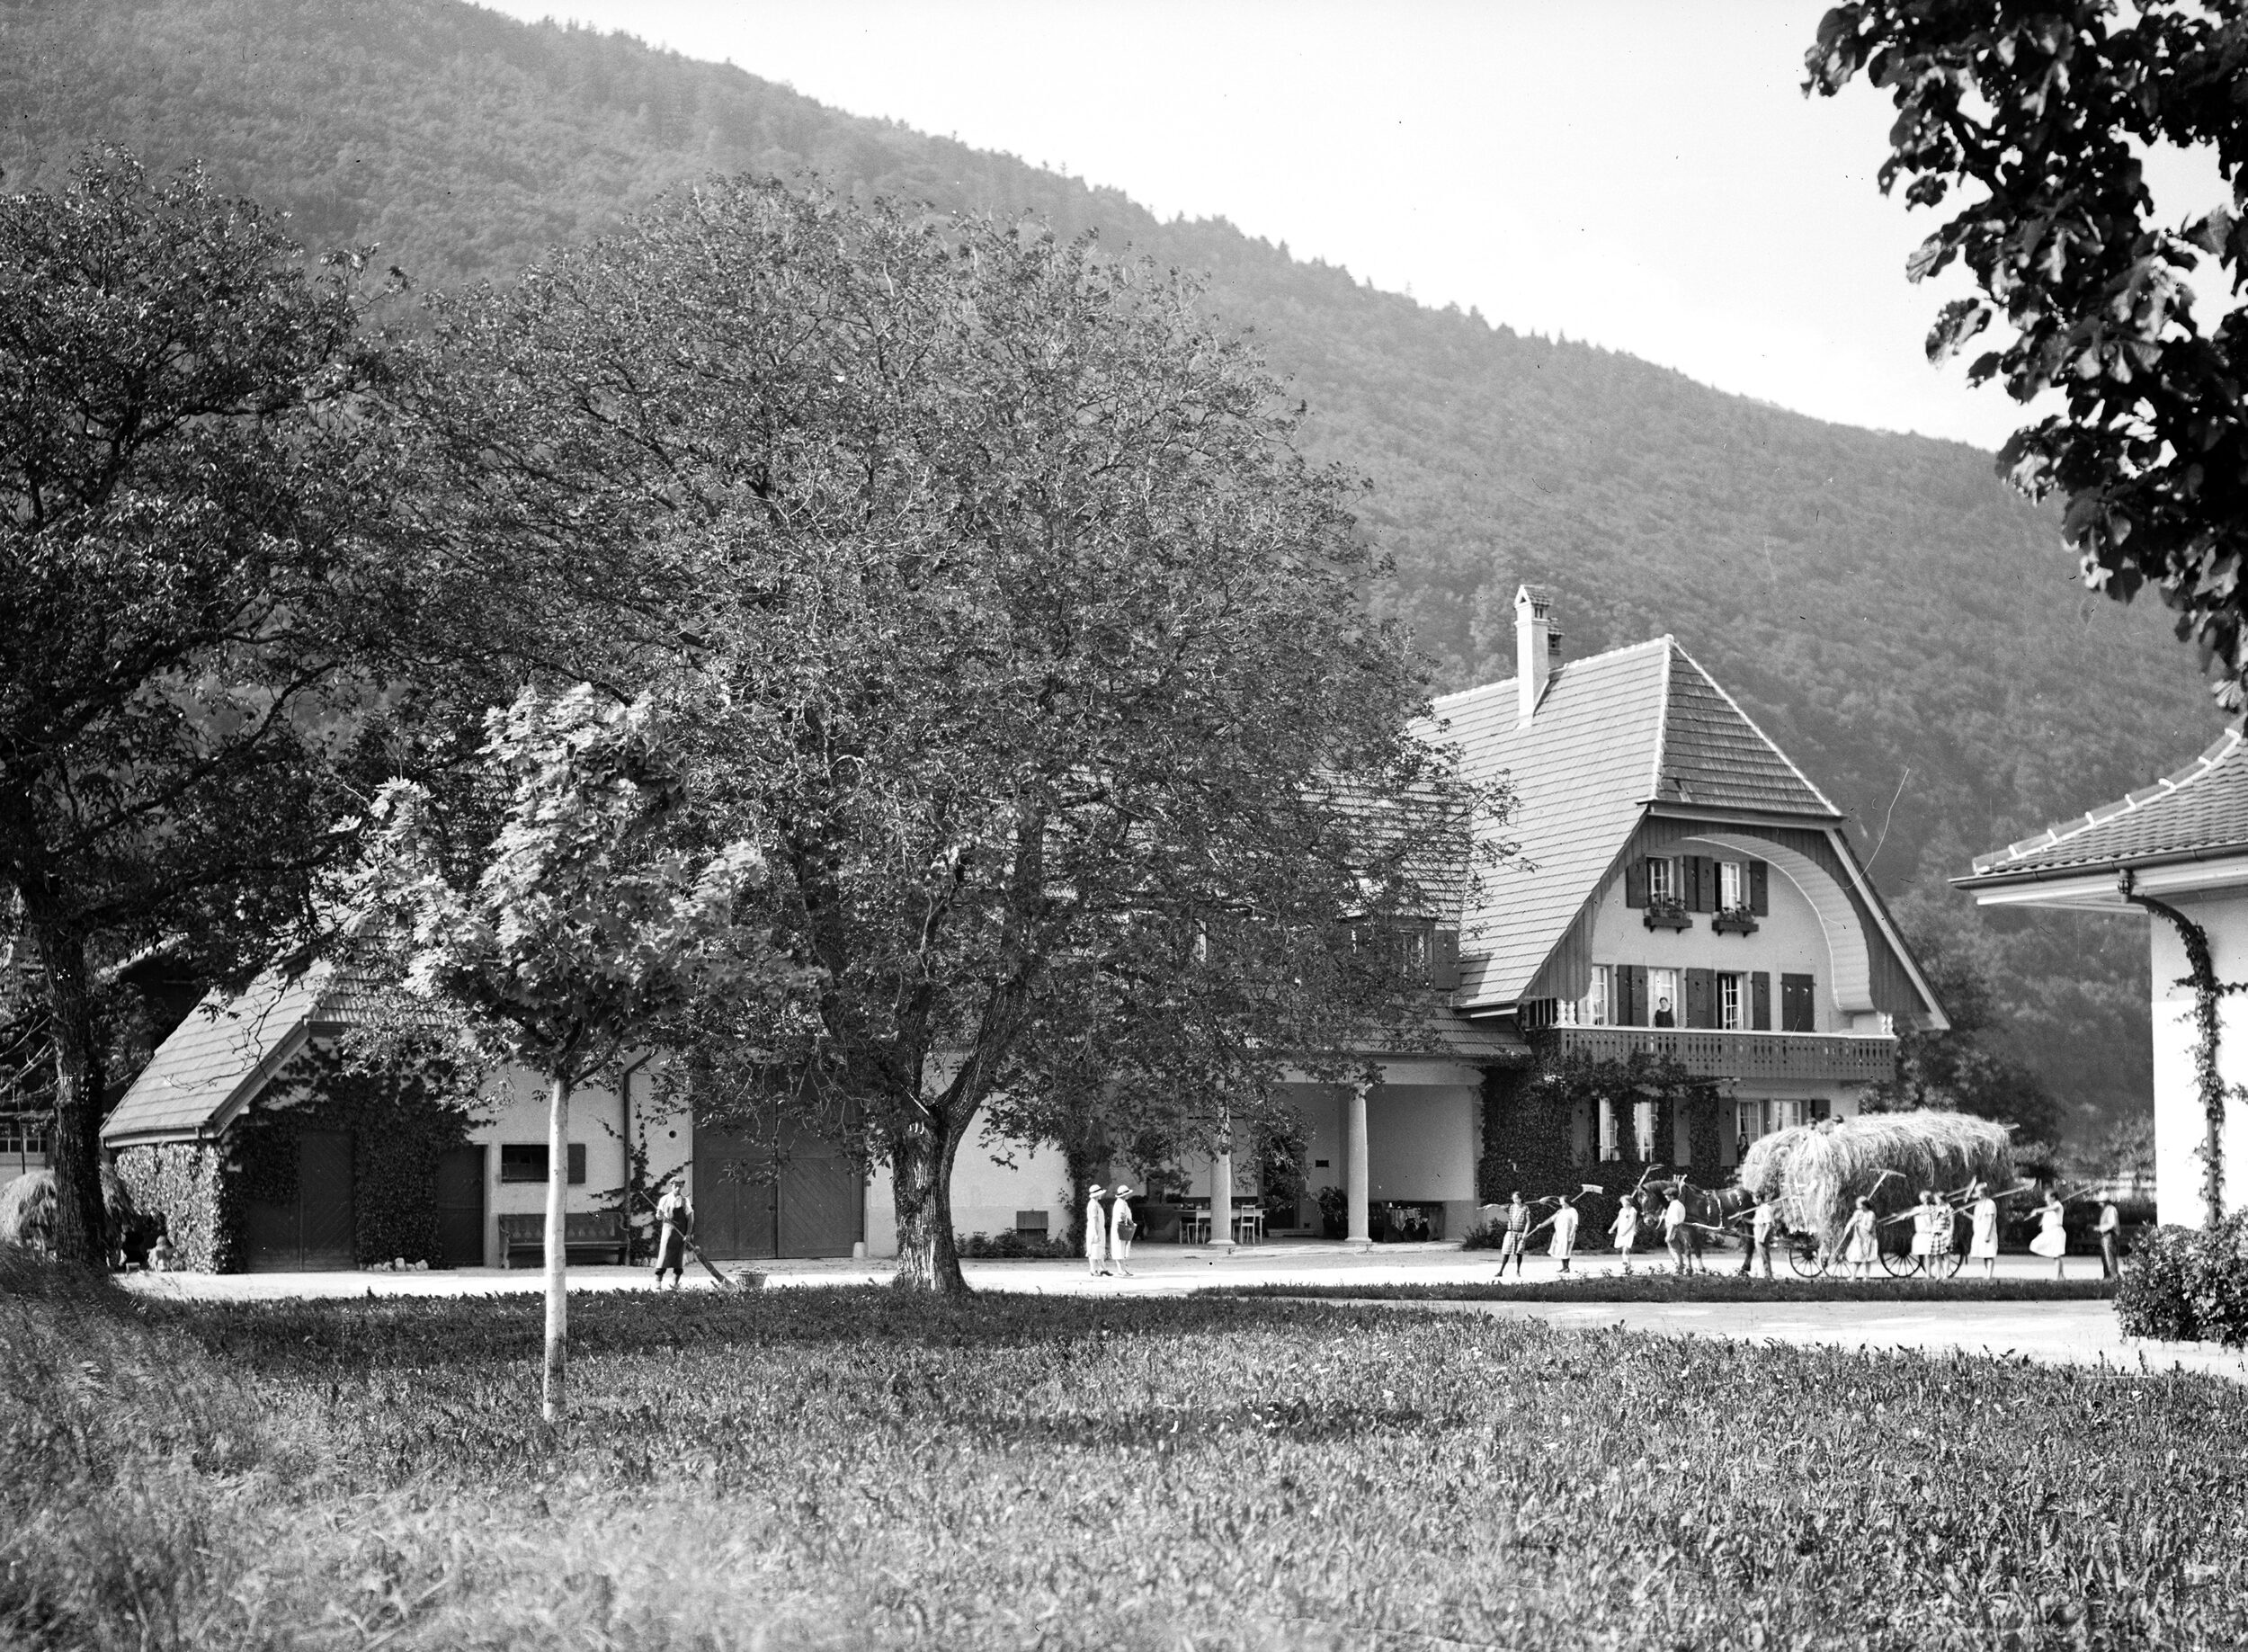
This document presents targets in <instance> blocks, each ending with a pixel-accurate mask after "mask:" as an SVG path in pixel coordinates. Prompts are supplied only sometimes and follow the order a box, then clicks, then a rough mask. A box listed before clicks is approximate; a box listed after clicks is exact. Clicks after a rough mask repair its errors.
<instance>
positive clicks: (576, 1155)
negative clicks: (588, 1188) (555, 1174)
mask: <svg viewBox="0 0 2248 1652" xmlns="http://www.w3.org/2000/svg"><path fill="white" fill-rule="evenodd" d="M584 1184H585V1144H584V1142H582V1141H574V1142H572V1143H570V1185H571V1186H572V1187H583V1186H584Z"/></svg>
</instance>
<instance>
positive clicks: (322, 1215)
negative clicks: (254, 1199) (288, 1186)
mask: <svg viewBox="0 0 2248 1652" xmlns="http://www.w3.org/2000/svg"><path fill="white" fill-rule="evenodd" d="M296 1147H297V1194H296V1197H295V1198H294V1199H292V1200H289V1201H284V1202H281V1203H279V1204H253V1205H251V1206H250V1207H249V1209H248V1210H247V1211H246V1212H245V1217H246V1220H245V1228H246V1232H245V1238H246V1239H247V1241H248V1244H247V1250H248V1255H246V1256H245V1257H244V1259H243V1260H244V1263H245V1265H246V1266H247V1267H248V1268H249V1270H250V1271H251V1272H254V1273H278V1272H290V1273H293V1272H310V1271H314V1270H321V1269H335V1268H349V1267H352V1266H355V1265H357V1263H358V1257H357V1255H355V1250H356V1246H355V1243H354V1232H355V1229H354V1221H353V1205H352V1192H353V1189H352V1133H351V1132H350V1131H349V1130H302V1131H299V1133H298V1136H297V1142H296Z"/></svg>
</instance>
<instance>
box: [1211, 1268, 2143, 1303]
mask: <svg viewBox="0 0 2248 1652" xmlns="http://www.w3.org/2000/svg"><path fill="white" fill-rule="evenodd" d="M1203 1289H1204V1290H1206V1291H1209V1292H1212V1293H1219V1294H1224V1295H1227V1296H1242V1297H1298V1298H1310V1299H1320V1300H1325V1301H1359V1302H1883V1303H1894V1302H2099V1301H2105V1300H2108V1299H2111V1298H2112V1297H2113V1296H2114V1295H2115V1281H2112V1280H2100V1279H1994V1280H1988V1281H1985V1280H1979V1279H1976V1280H1967V1279H1953V1280H1933V1279H1890V1278H1888V1277H1887V1275H1886V1274H1877V1275H1876V1276H1875V1277H1873V1278H1872V1279H1869V1280H1865V1281H1857V1280H1849V1279H1796V1278H1793V1277H1782V1278H1779V1279H1743V1278H1742V1277H1740V1276H1739V1275H1738V1274H1735V1273H1657V1272H1652V1271H1650V1272H1641V1273H1588V1274H1583V1275H1579V1276H1577V1277H1574V1278H1570V1279H1540V1280H1530V1281H1521V1280H1514V1281H1509V1282H1507V1283H1505V1284H1499V1283H1497V1282H1495V1281H1491V1280H1441V1281H1432V1282H1431V1283H1429V1284H1425V1285H1413V1284H1371V1283H1369V1284H1362V1285H1361V1284H1353V1283H1351V1282H1349V1281H1343V1282H1341V1283H1337V1284H1332V1285H1209V1286H1205V1287H1203Z"/></svg>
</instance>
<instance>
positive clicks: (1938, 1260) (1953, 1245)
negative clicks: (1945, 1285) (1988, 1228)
mask: <svg viewBox="0 0 2248 1652" xmlns="http://www.w3.org/2000/svg"><path fill="white" fill-rule="evenodd" d="M1971 1231H1972V1229H1970V1228H1968V1225H1967V1219H1966V1218H1965V1217H1963V1216H1960V1215H1958V1214H1956V1213H1955V1214H1954V1215H1953V1217H1952V1219H1951V1231H1950V1232H1949V1234H1948V1235H1946V1236H1945V1237H1947V1238H1949V1240H1950V1241H1951V1242H1950V1243H1949V1245H1947V1246H1944V1247H1943V1248H1942V1249H1941V1250H1940V1251H1938V1252H1937V1253H1936V1254H1935V1255H1932V1256H1931V1257H1930V1258H1929V1259H1928V1276H1929V1278H1931V1279H1949V1278H1950V1277H1951V1276H1952V1275H1953V1274H1954V1273H1957V1272H1958V1271H1959V1264H1961V1263H1962V1262H1964V1261H1966V1260H1967V1247H1966V1246H1965V1245H1963V1244H1962V1243H1961V1242H1960V1241H1961V1240H1962V1238H1963V1237H1966V1236H1967V1233H1969V1232H1971Z"/></svg>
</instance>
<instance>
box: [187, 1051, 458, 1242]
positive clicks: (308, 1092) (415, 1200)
mask: <svg viewBox="0 0 2248 1652" xmlns="http://www.w3.org/2000/svg"><path fill="white" fill-rule="evenodd" d="M476 1078H477V1075H476V1073H475V1072H474V1071H473V1070H472V1069H470V1068H468V1067H465V1066H464V1065H463V1064H462V1063H461V1062H460V1061H459V1060H458V1059H457V1058H453V1057H452V1056H450V1054H448V1053H446V1052H444V1051H443V1050H442V1049H438V1048H436V1047H434V1046H423V1045H413V1046H408V1047H405V1048H400V1047H398V1046H397V1045H396V1044H392V1045H389V1046H386V1047H385V1048H384V1049H381V1050H379V1051H373V1050H361V1049H356V1048H354V1047H352V1045H350V1044H348V1043H345V1044H340V1045H339V1044H331V1043H326V1042H317V1043H315V1044H313V1045H311V1046H309V1047H308V1048H307V1049H306V1050H305V1051H304V1053H302V1054H301V1055H299V1057H298V1058H296V1059H295V1060H294V1061H292V1062H290V1064H289V1066H288V1067H285V1068H283V1069H282V1071H281V1076H279V1077H278V1078H277V1079H276V1080H275V1081H274V1082H273V1083H272V1085H269V1086H268V1087H267V1088H266V1090H265V1092H264V1094H262V1095H260V1096H259V1097H258V1098H257V1100H256V1101H255V1102H254V1103H252V1104H251V1105H250V1106H249V1107H248V1108H247V1109H245V1112H244V1113H243V1115H242V1117H241V1118H240V1119H239V1120H237V1121H236V1123H235V1126H234V1128H233V1129H232V1130H229V1131H228V1132H227V1145H228V1146H229V1147H231V1148H232V1157H233V1161H234V1165H235V1172H236V1196H235V1199H234V1201H233V1208H234V1213H235V1217H236V1239H235V1243H236V1247H237V1250H238V1249H239V1247H240V1246H241V1237H240V1219H241V1213H242V1212H243V1211H245V1210H246V1209H247V1208H248V1206H249V1205H251V1204H253V1203H257V1204H280V1205H285V1204H288V1203H289V1202H290V1201H292V1200H294V1199H295V1198H296V1197H297V1136H298V1133H299V1131H302V1130H349V1131H350V1132H351V1133H352V1226H353V1234H352V1248H353V1251H354V1254H355V1255H356V1257H357V1260H358V1261H359V1262H360V1263H361V1264H362V1265H364V1264H369V1263H374V1262H388V1261H392V1260H394V1259H397V1258H399V1257H403V1258H404V1259H405V1260H406V1261H407V1262H409V1263H412V1262H429V1263H434V1262H436V1261H438V1260H439V1258H440V1255H441V1250H442V1247H441V1246H440V1243H439V1237H438V1226H437V1161H438V1158H439V1157H440V1156H442V1154H443V1153H444V1151H445V1149H446V1148H448V1147H459V1146H460V1145H461V1144H462V1143H463V1142H465V1141H467V1140H468V1132H469V1131H470V1130H472V1129H474V1128H475V1127H476V1125H477V1121H478V1105H477V1091H476Z"/></svg>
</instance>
